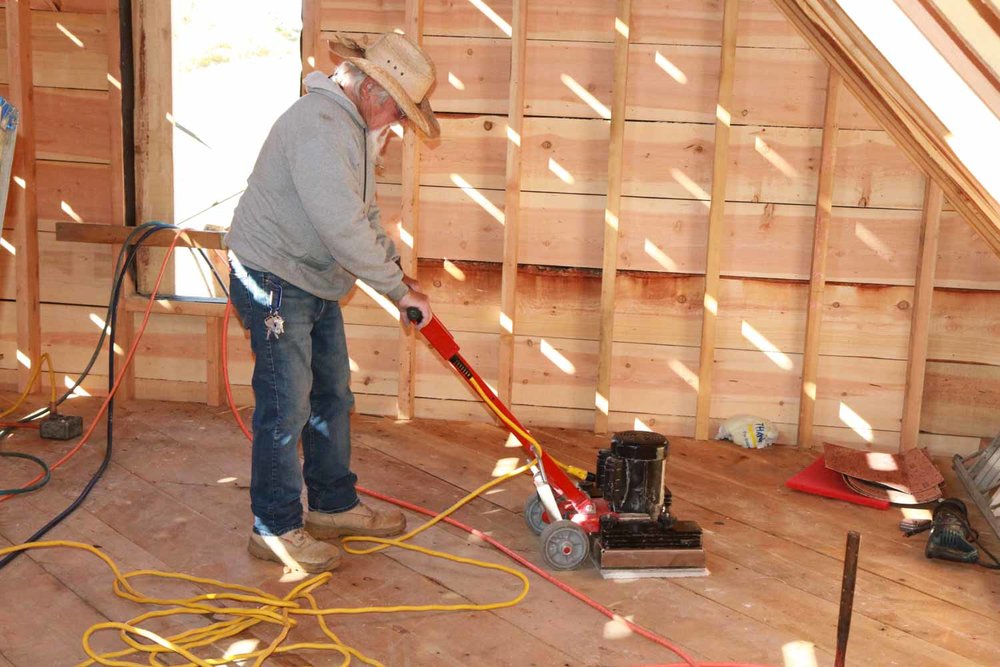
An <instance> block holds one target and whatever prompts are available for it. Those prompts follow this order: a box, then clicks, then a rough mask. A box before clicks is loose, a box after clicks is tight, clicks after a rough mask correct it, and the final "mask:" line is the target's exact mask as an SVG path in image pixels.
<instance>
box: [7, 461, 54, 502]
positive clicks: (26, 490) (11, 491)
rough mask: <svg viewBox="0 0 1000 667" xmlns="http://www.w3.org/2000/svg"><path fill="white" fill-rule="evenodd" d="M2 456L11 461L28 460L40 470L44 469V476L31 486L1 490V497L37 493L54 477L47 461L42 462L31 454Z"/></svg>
mask: <svg viewBox="0 0 1000 667" xmlns="http://www.w3.org/2000/svg"><path fill="white" fill-rule="evenodd" d="M0 456H2V457H6V458H10V459H26V460H28V461H31V462H32V463H34V464H35V465H37V466H38V467H39V468H41V469H42V472H43V473H44V475H43V476H42V478H41V479H40V480H38V481H37V482H35V483H34V484H32V485H31V486H25V487H19V488H16V489H0V496H13V495H17V494H19V493H30V492H32V491H37V490H38V489H40V488H42V487H43V486H45V485H46V484H48V483H49V478H50V477H51V476H52V474H51V472H50V471H49V466H48V464H47V463H45V461H43V460H41V459H40V458H38V457H37V456H32V455H31V454H22V453H21V452H0Z"/></svg>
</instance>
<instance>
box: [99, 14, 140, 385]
mask: <svg viewBox="0 0 1000 667" xmlns="http://www.w3.org/2000/svg"><path fill="white" fill-rule="evenodd" d="M120 5H121V1H120V0H107V5H106V11H107V21H106V22H105V25H106V28H107V34H108V117H109V119H110V123H109V125H110V127H109V129H110V132H111V165H110V166H111V224H112V225H125V224H126V216H125V161H124V156H123V150H124V135H123V127H122V126H123V122H122V81H123V77H122V62H121V55H122V49H121V37H120V32H121V11H120ZM121 249H122V246H120V245H113V246H111V256H112V257H118V253H119V252H121ZM134 293H135V282H134V281H133V279H132V276H131V274H129V275H126V276H125V282H124V283H123V284H122V290H121V299H120V300H119V309H118V324H117V326H116V327H115V340H116V341H117V343H116V344H117V345H118V346H119V347H121V349H123V350H128V349H129V348H130V347H132V331H133V329H134V326H133V323H134V320H135V315H134V313H131V312H129V311H128V310H127V309H126V307H125V301H126V299H128V297H129V296H130V295H132V294H134ZM119 372H120V373H124V375H123V376H122V381H121V384H120V385H118V392H117V393H116V394H115V396H116V397H117V398H118V400H119V401H128V400H131V399H133V398H135V364H130V365H129V366H128V368H124V369H120V370H119Z"/></svg>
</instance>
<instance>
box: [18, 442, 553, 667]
mask: <svg viewBox="0 0 1000 667" xmlns="http://www.w3.org/2000/svg"><path fill="white" fill-rule="evenodd" d="M534 463H535V461H532V462H531V463H528V464H526V465H524V466H521V467H519V468H517V469H516V470H512V471H511V472H509V473H506V474H504V475H502V476H500V477H498V478H496V479H494V480H491V481H490V482H487V483H486V484H484V485H482V486H481V487H479V488H478V489H476V490H475V491H472V492H471V493H469V494H468V495H466V496H465V497H464V498H462V499H461V500H459V501H458V502H456V503H455V504H454V505H452V506H451V507H449V508H448V509H446V510H445V511H444V512H441V513H440V514H438V515H437V516H435V517H434V518H432V519H431V520H429V521H427V522H426V523H424V524H422V525H421V526H419V527H417V528H416V529H414V530H411V531H410V532H408V533H406V534H405V535H402V536H401V537H399V538H395V539H389V538H376V537H345V538H343V540H342V543H343V545H344V550H345V551H347V552H348V553H351V554H372V553H376V552H379V551H382V550H383V549H386V548H388V547H390V546H392V547H398V548H400V549H407V550H409V551H415V552H418V553H422V554H425V555H428V556H433V557H435V558H441V559H444V560H449V561H452V562H455V563H461V564H464V565H472V566H475V567H481V568H484V569H489V570H497V571H500V572H504V573H505V574H509V575H511V576H513V577H515V578H517V579H518V580H519V581H520V582H521V585H522V588H521V591H520V593H518V594H517V595H516V596H514V597H513V598H511V599H509V600H502V601H498V602H490V603H485V604H474V603H465V604H451V605H440V604H428V605H391V606H381V607H357V608H350V607H334V608H321V607H319V605H318V604H317V602H316V599H315V597H314V596H313V595H312V593H313V591H315V590H316V589H317V588H319V587H320V586H322V585H324V584H326V583H327V582H328V581H329V580H330V579H331V578H332V576H333V575H332V574H331V573H329V572H324V573H322V574H319V575H316V576H315V577H312V578H310V579H307V580H305V581H303V582H302V583H300V584H299V585H298V586H296V587H295V588H293V589H292V590H291V591H289V592H288V593H287V594H286V595H285V596H284V597H278V596H276V595H272V594H270V593H267V592H265V591H263V590H260V589H258V588H254V587H251V586H243V585H240V584H231V583H226V582H222V581H218V580H215V579H207V578H203V577H195V576H192V575H187V574H179V573H171V572H160V571H157V570H136V571H133V572H128V573H125V574H123V573H122V572H121V571H120V570H119V569H118V566H117V565H116V564H115V562H114V561H113V560H112V559H111V558H110V557H109V556H107V555H106V554H104V553H103V552H102V551H100V550H99V549H97V548H96V547H93V546H91V545H89V544H83V543H81V542H71V541H65V540H50V541H44V542H30V543H28V544H20V545H16V546H12V547H6V548H3V549H0V557H2V556H4V555H6V554H9V553H13V552H15V551H25V550H30V549H51V548H59V547H64V548H73V549H81V550H84V551H87V552H89V553H91V554H93V555H95V556H97V557H98V558H100V559H101V560H102V561H104V563H105V564H106V565H107V566H108V568H110V570H111V572H112V573H113V575H114V591H115V594H116V595H118V596H119V597H121V598H124V599H127V600H131V601H133V602H136V603H138V604H143V605H154V606H159V607H165V608H164V609H159V610H155V611H149V612H146V613H144V614H141V615H139V616H136V617H135V618H133V619H131V620H129V621H127V622H125V623H118V622H107V623H97V624H95V625H93V626H91V627H90V628H88V629H87V631H86V632H85V633H84V635H83V649H84V651H85V652H86V654H87V655H88V656H89V657H90V659H89V660H87V661H85V662H82V663H80V665H79V667H86V666H88V665H92V664H95V663H96V664H101V665H115V666H121V667H136V666H140V667H142V666H143V664H144V663H140V662H132V661H129V660H124V659H122V658H125V657H126V656H130V655H133V654H136V653H143V654H146V657H147V658H148V664H150V665H154V666H161V665H162V666H165V663H163V662H161V661H160V659H159V658H160V657H161V656H164V655H167V654H174V655H178V656H181V657H183V658H184V659H185V660H187V661H188V662H186V663H180V664H181V665H182V666H183V667H215V666H216V665H224V664H229V663H232V662H235V661H248V660H254V662H253V664H254V665H255V666H257V665H261V664H263V662H264V661H265V660H267V658H268V657H270V656H271V655H275V654H281V653H289V652H292V651H301V650H317V651H332V652H336V653H340V654H341V655H342V656H344V660H343V662H342V663H341V665H345V666H346V665H349V664H350V663H351V661H352V660H353V659H357V660H358V661H360V662H361V663H363V664H366V665H372V666H373V667H382V663H380V662H378V661H377V660H375V659H374V658H370V657H368V656H365V655H363V654H362V653H361V652H360V651H357V650H356V649H353V648H351V647H350V646H347V645H346V644H344V643H343V642H342V641H341V640H340V639H339V638H338V637H337V635H336V634H335V633H334V632H333V631H332V630H331V629H330V628H329V626H328V625H327V622H326V618H327V617H328V616H335V615H347V614H373V613H395V612H423V611H488V610H493V609H503V608H506V607H512V606H514V605H516V604H518V603H519V602H520V601H521V600H523V599H524V598H525V596H526V595H527V594H528V589H529V583H528V578H527V577H526V576H525V575H524V574H523V573H521V572H519V571H518V570H515V569H513V568H510V567H507V566H504V565H499V564H496V563H487V562H484V561H479V560H476V559H473V558H464V557H462V556H455V555H452V554H447V553H444V552H441V551H436V550H434V549H427V548H425V547H420V546H416V545H413V544H408V543H407V540H409V539H411V538H413V537H414V536H416V535H419V534H420V533H422V532H424V531H425V530H427V529H428V528H430V527H431V526H434V525H435V524H437V523H439V522H440V521H442V520H443V519H444V518H445V517H447V516H449V515H451V514H453V513H454V512H455V511H457V510H458V509H459V508H461V507H462V506H464V505H466V504H468V503H469V502H470V501H472V500H473V499H474V498H476V497H478V496H479V495H481V494H482V493H484V492H485V491H487V490H489V489H491V488H493V487H495V486H498V485H499V484H502V483H504V482H505V481H507V480H508V479H511V478H512V477H517V476H519V475H521V474H523V473H524V472H526V471H527V470H528V469H529V468H530V467H531V465H533V464H534ZM356 542H369V543H374V544H375V545H376V546H373V547H369V548H366V549H358V548H353V547H351V546H349V544H351V543H356ZM137 577H158V578H161V579H170V580H174V581H185V582H189V583H193V584H197V585H200V586H206V587H210V588H214V589H218V590H220V591H221V592H214V593H204V594H201V595H196V596H193V597H188V598H176V599H165V598H154V597H148V596H145V595H143V594H142V593H140V592H139V591H138V590H137V589H136V588H134V587H133V585H132V583H131V581H130V580H131V579H134V578H137ZM216 601H226V602H231V603H237V604H236V605H235V606H221V605H216V604H212V603H213V602H216ZM239 605H243V606H239ZM180 615H190V616H212V617H216V616H218V617H231V618H230V619H229V620H222V621H217V622H214V623H211V624H209V625H207V626H205V627H200V628H195V629H191V630H186V631H184V632H180V633H178V634H175V635H172V636H169V637H163V636H161V635H159V634H157V633H155V632H153V631H151V630H147V629H145V628H143V627H142V626H141V624H142V623H145V622H146V621H149V620H152V619H159V618H165V617H169V616H180ZM303 616H305V617H314V618H315V619H316V620H317V622H318V623H319V626H320V629H321V630H322V632H323V634H324V635H325V636H326V637H327V639H328V640H329V641H328V642H304V643H296V644H288V645H285V644H284V641H285V639H286V638H287V636H288V634H289V632H290V631H291V630H292V629H293V628H294V627H295V626H296V625H297V623H298V617H303ZM260 623H269V624H272V625H275V626H277V627H279V628H280V631H279V634H278V636H277V637H276V638H275V639H274V640H273V641H272V642H271V643H270V644H268V646H266V647H265V648H263V649H260V650H256V651H249V652H246V653H240V654H237V655H226V656H224V657H222V658H201V657H198V656H197V655H196V654H195V653H194V652H193V651H194V650H195V649H198V648H202V647H205V646H208V645H210V644H214V643H216V642H220V641H222V640H225V639H230V638H232V637H235V636H236V635H239V634H240V633H242V632H244V631H246V630H249V629H250V628H252V627H254V626H256V625H258V624H260ZM108 630H114V631H117V632H118V634H119V638H120V639H121V641H122V642H123V643H124V644H126V645H127V646H128V648H125V649H122V650H119V651H115V652H111V653H104V654H100V653H97V652H96V651H95V650H94V649H93V647H92V646H91V645H90V638H91V637H92V636H93V635H94V634H95V633H97V632H102V631H108ZM140 639H145V640H146V642H141V641H139V640H140Z"/></svg>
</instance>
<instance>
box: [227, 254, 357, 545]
mask: <svg viewBox="0 0 1000 667" xmlns="http://www.w3.org/2000/svg"><path fill="white" fill-rule="evenodd" d="M230 278H231V279H230V290H229V291H230V299H231V300H232V302H233V306H234V307H235V308H236V311H237V313H239V316H240V319H241V320H243V326H245V327H246V328H248V329H249V330H250V345H251V349H252V350H253V353H254V358H255V361H254V368H253V394H254V400H255V407H254V413H253V454H252V460H251V476H250V507H251V509H252V510H253V514H254V532H256V533H260V534H261V535H265V536H267V535H281V534H282V533H286V532H288V531H289V530H293V529H295V528H301V527H302V501H301V496H302V481H303V479H305V483H306V488H307V490H308V491H307V498H308V503H309V508H310V509H311V510H317V511H320V512H342V511H345V510H349V509H351V508H352V507H354V506H356V505H357V504H358V495H357V492H356V491H355V489H354V483H355V482H356V481H357V477H356V476H355V475H354V473H352V472H351V422H350V412H351V409H352V408H353V407H354V394H352V393H351V387H350V380H351V370H350V361H349V359H348V356H347V339H346V337H345V336H344V318H343V315H342V314H341V312H340V304H339V303H337V302H336V301H327V300H326V299H321V298H319V297H317V296H314V295H312V294H310V293H308V292H306V291H304V290H301V289H299V288H298V287H295V286H294V285H292V284H291V283H289V282H287V281H285V280H282V279H281V278H279V277H278V276H276V275H274V274H272V273H265V272H263V271H255V270H253V269H248V268H246V267H243V266H240V265H238V264H234V265H233V268H232V271H231V273H230ZM274 309H277V312H278V314H280V315H281V317H282V318H283V319H284V329H285V330H284V333H282V334H281V335H279V336H277V337H275V336H271V337H268V335H267V329H266V326H267V325H266V324H265V319H266V318H267V317H268V315H269V314H271V312H272V310H274ZM300 436H301V438H302V454H303V458H304V459H305V463H304V465H302V466H300V465H299V456H298V447H297V445H298V440H299V437H300Z"/></svg>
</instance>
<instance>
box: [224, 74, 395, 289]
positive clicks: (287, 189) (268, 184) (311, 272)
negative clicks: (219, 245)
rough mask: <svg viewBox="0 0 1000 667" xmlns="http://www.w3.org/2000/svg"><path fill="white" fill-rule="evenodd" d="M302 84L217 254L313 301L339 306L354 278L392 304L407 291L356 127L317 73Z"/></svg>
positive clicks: (333, 88) (359, 124)
mask: <svg viewBox="0 0 1000 667" xmlns="http://www.w3.org/2000/svg"><path fill="white" fill-rule="evenodd" d="M305 85H306V89H307V91H308V93H307V94H306V95H304V96H303V97H301V98H299V100H297V101H296V102H295V103H294V104H292V106H291V107H290V108H289V109H288V111H286V112H285V113H284V114H282V115H281V117H280V118H278V120H277V121H276V122H275V124H274V127H272V128H271V132H270V134H269V135H268V137H267V140H266V141H265V142H264V146H263V147H262V148H261V150H260V156H259V157H258V158H257V163H256V164H255V165H254V169H253V173H251V174H250V178H249V179H248V181H247V189H246V192H244V193H243V196H242V197H241V198H240V203H239V205H238V206H237V207H236V212H235V214H234V215H233V224H232V228H231V229H230V230H229V233H228V234H226V245H227V246H228V247H229V248H230V250H231V251H232V252H233V253H234V254H235V255H236V258H237V259H238V260H239V261H240V263H242V264H243V265H244V266H247V267H249V268H251V269H256V270H258V271H266V272H268V273H273V274H274V275H276V276H278V277H280V278H283V279H285V280H287V281H288V282H290V283H291V284H293V285H295V286H296V287H299V288H301V289H303V290H305V291H307V292H309V293H311V294H314V295H316V296H318V297H321V298H323V299H329V300H332V301H337V300H340V299H341V298H343V297H344V296H345V295H346V294H347V293H348V292H349V291H350V290H351V288H352V287H353V286H354V281H355V278H356V277H357V278H360V279H361V280H363V281H365V282H366V283H368V285H370V286H371V287H372V288H373V289H375V290H376V291H378V292H380V293H381V294H384V295H386V296H387V297H389V298H390V299H392V300H393V301H394V302H395V301H399V300H400V299H401V298H403V297H404V296H406V294H407V292H408V291H409V289H408V288H407V287H406V285H404V284H403V282H402V281H403V272H402V271H401V270H400V268H399V266H398V265H397V264H395V263H394V262H395V260H396V259H397V258H398V254H397V253H396V247H395V245H394V244H393V242H392V239H390V238H389V237H388V236H386V234H385V230H384V229H383V228H382V224H381V216H380V213H379V209H378V206H377V205H376V204H375V166H374V165H375V158H376V156H374V155H368V154H367V153H368V152H369V151H368V150H367V126H366V125H365V121H364V120H363V119H362V117H361V114H360V113H358V110H357V108H356V107H355V106H354V104H353V103H352V102H351V101H350V100H349V99H347V96H346V95H344V93H343V91H342V90H341V89H340V86H339V85H337V84H336V83H335V82H333V81H331V80H330V79H329V78H328V77H327V76H325V75H324V74H322V73H320V72H313V73H311V74H309V75H308V76H307V77H306V78H305ZM366 158H367V159H366Z"/></svg>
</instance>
